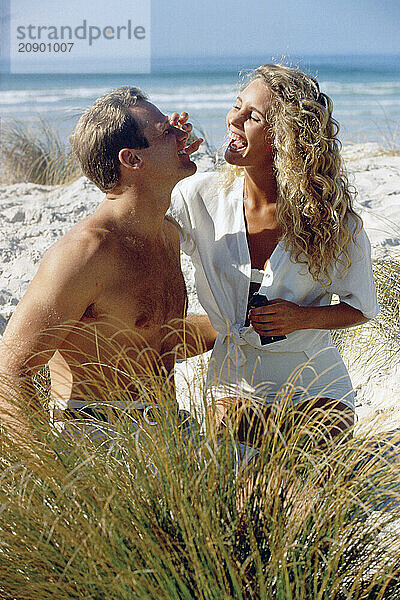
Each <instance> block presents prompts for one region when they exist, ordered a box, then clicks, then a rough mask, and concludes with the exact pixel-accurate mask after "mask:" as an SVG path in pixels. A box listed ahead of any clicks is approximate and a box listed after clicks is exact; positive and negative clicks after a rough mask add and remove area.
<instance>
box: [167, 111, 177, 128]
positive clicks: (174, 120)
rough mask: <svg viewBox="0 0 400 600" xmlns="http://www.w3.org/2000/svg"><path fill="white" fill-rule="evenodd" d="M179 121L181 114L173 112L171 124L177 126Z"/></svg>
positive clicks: (170, 118)
mask: <svg viewBox="0 0 400 600" xmlns="http://www.w3.org/2000/svg"><path fill="white" fill-rule="evenodd" d="M178 121H179V115H178V113H177V112H173V113H172V115H171V116H170V117H169V122H170V124H171V125H173V126H174V127H176V126H177V123H178Z"/></svg>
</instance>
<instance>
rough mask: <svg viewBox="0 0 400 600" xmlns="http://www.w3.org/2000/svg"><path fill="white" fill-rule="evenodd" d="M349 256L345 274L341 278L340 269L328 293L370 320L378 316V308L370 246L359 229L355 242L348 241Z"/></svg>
mask: <svg viewBox="0 0 400 600" xmlns="http://www.w3.org/2000/svg"><path fill="white" fill-rule="evenodd" d="M349 256H350V260H351V265H350V267H349V269H348V271H347V273H346V274H345V276H344V277H342V276H341V275H340V269H339V272H336V274H335V275H334V277H333V281H332V285H331V287H330V291H331V292H332V294H337V295H338V296H339V298H340V300H341V301H343V302H345V303H346V304H349V305H350V306H352V307H353V308H356V309H358V310H360V311H361V312H362V313H363V315H364V316H365V317H367V318H368V319H372V318H374V317H376V315H377V314H378V312H379V306H378V300H377V296H376V289H375V283H374V275H373V272H372V263H371V244H370V241H369V239H368V236H367V234H366V233H365V231H364V229H361V231H360V232H359V233H358V235H357V237H356V239H355V241H352V240H351V241H350V244H349Z"/></svg>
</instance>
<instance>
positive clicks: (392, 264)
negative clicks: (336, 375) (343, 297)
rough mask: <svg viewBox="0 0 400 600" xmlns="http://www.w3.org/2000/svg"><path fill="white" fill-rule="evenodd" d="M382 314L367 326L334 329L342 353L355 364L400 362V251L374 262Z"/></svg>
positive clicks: (390, 363)
mask: <svg viewBox="0 0 400 600" xmlns="http://www.w3.org/2000/svg"><path fill="white" fill-rule="evenodd" d="M372 266H373V272H374V280H375V286H376V291H377V296H378V304H379V314H378V316H377V317H375V318H374V319H372V320H370V321H368V322H367V323H366V324H365V325H361V326H358V327H352V328H350V329H340V330H336V331H333V332H332V336H333V340H334V343H335V344H336V346H337V347H338V349H339V351H340V352H341V354H342V355H344V356H345V357H346V358H347V361H348V362H350V363H351V364H352V365H353V366H360V365H363V366H364V367H365V366H366V365H367V364H368V363H369V364H373V366H374V368H375V369H378V368H379V367H384V366H385V367H387V368H388V367H393V366H394V365H396V364H399V363H400V253H399V252H398V251H396V250H391V251H390V252H388V253H387V254H386V255H383V256H381V257H378V258H376V259H375V260H374V261H373V263H372Z"/></svg>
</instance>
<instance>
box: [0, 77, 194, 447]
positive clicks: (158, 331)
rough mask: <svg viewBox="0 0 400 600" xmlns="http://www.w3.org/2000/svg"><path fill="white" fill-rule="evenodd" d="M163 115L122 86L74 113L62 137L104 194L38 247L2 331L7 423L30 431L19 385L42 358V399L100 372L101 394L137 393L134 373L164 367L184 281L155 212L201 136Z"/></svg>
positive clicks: (93, 382) (92, 383) (168, 364)
mask: <svg viewBox="0 0 400 600" xmlns="http://www.w3.org/2000/svg"><path fill="white" fill-rule="evenodd" d="M186 118H187V116H186ZM171 123H173V121H172V122H170V121H169V119H168V117H166V116H165V115H163V114H162V113H161V112H160V111H159V110H158V109H157V108H156V107H155V106H154V105H153V104H151V103H150V102H148V100H147V98H146V96H145V95H144V94H143V93H142V92H141V91H140V90H138V89H137V88H131V87H127V86H126V87H123V88H120V89H118V90H115V91H113V92H111V93H109V94H106V95H105V96H103V97H101V98H99V99H98V100H96V102H95V103H94V105H93V106H92V107H91V108H90V109H88V110H87V111H86V112H85V113H84V114H83V115H82V116H81V118H80V120H79V122H78V124H77V126H76V129H75V131H74V134H73V135H72V137H71V145H72V147H73V150H74V152H75V154H76V156H77V158H78V160H79V162H80V164H81V167H82V170H83V172H84V173H85V175H86V176H87V177H88V178H89V179H90V180H91V181H93V182H94V183H95V184H96V186H97V187H99V188H100V189H101V190H102V191H103V192H105V193H106V197H105V199H104V200H103V202H102V203H101V204H100V205H99V207H98V209H97V210H96V212H95V213H94V214H92V215H90V216H89V217H87V218H86V219H84V220H82V221H81V222H79V223H78V224H76V225H75V226H74V227H73V228H72V229H71V230H70V231H69V232H68V233H67V234H66V235H64V236H63V237H62V238H61V239H60V240H59V241H58V242H57V243H55V244H54V245H53V246H52V247H51V248H50V249H49V250H48V251H47V252H46V253H45V255H44V257H43V259H42V261H41V263H40V266H39V270H38V272H37V274H36V276H35V278H34V279H33V281H32V283H31V284H30V286H29V288H28V290H27V292H26V294H25V295H24V297H23V298H22V300H21V301H20V303H19V304H18V306H17V308H16V310H15V312H14V314H13V316H12V318H11V320H10V322H9V324H8V326H7V329H6V331H5V333H4V336H3V340H2V345H1V352H0V373H1V374H2V382H1V383H0V409H1V411H0V417H1V420H2V421H3V422H4V423H5V425H6V426H7V427H8V428H9V429H12V430H13V431H14V432H15V433H19V434H20V435H26V433H27V431H29V425H28V419H27V417H26V415H27V406H26V393H25V395H23V394H22V393H19V390H21V389H22V388H23V387H24V385H26V382H27V381H29V380H30V377H31V376H32V375H33V374H34V373H35V372H36V371H38V370H39V369H40V368H42V367H43V365H45V364H47V363H48V364H49V367H50V374H51V380H52V396H53V398H54V399H55V400H57V401H60V400H62V401H63V403H64V404H65V403H66V402H68V404H69V406H75V407H79V402H85V401H86V402H87V399H88V398H90V397H91V395H92V399H93V400H95V399H96V397H97V396H98V390H99V389H101V390H103V391H104V388H105V385H107V382H109V383H110V386H109V390H110V392H109V394H110V395H109V399H110V402H114V401H116V402H117V401H118V398H117V399H115V398H114V397H113V393H114V394H115V392H113V391H112V390H115V389H118V390H123V392H124V393H123V394H122V395H124V394H125V399H126V398H127V397H128V398H130V399H135V398H138V397H139V395H138V393H137V392H138V387H137V386H136V384H135V377H136V378H137V381H139V382H140V381H143V378H144V377H145V376H146V375H147V376H149V369H152V368H154V372H155V374H156V375H157V374H158V375H160V376H163V377H164V376H166V375H167V374H168V373H169V372H171V370H172V368H173V364H174V353H173V351H172V348H173V345H174V344H175V343H176V340H175V339H174V337H173V336H172V335H170V332H171V328H170V327H168V323H169V322H171V321H172V320H174V319H182V318H183V316H184V307H185V300H186V291H185V284H184V281H183V277H182V273H181V270H180V262H179V237H178V233H177V230H176V228H175V226H174V225H173V224H172V223H171V222H170V221H169V220H168V219H167V218H165V213H166V211H167V209H168V207H169V204H170V196H171V191H172V189H173V187H174V186H175V184H176V183H177V182H178V181H180V180H181V179H183V178H185V177H188V176H189V175H192V174H193V173H195V171H196V165H195V164H194V163H193V162H192V161H191V160H190V157H189V154H190V153H192V152H194V151H195V150H197V149H198V147H199V146H200V144H201V142H202V140H196V141H195V142H193V144H191V145H190V146H188V148H186V151H184V148H185V144H186V142H187V139H188V134H189V132H190V130H191V126H190V125H189V126H186V125H185V119H183V121H182V124H181V125H179V126H177V127H175V126H174V125H173V124H171ZM177 125H178V124H177ZM111 338H112V341H111ZM160 357H162V358H160ZM116 384H118V385H116ZM139 387H140V385H139ZM1 388H2V389H1ZM32 388H33V386H32ZM102 397H103V398H104V394H103V396H102ZM10 398H12V400H11V401H10ZM33 404H35V402H33ZM36 406H39V405H36ZM1 407H2V408H1ZM40 412H41V411H40Z"/></svg>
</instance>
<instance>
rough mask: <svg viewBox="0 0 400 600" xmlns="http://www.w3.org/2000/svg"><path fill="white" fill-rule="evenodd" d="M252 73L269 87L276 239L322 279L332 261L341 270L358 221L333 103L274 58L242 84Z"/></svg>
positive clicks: (313, 84)
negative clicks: (276, 192)
mask: <svg viewBox="0 0 400 600" xmlns="http://www.w3.org/2000/svg"><path fill="white" fill-rule="evenodd" d="M255 79H261V80H262V81H263V82H264V83H265V85H266V87H267V88H268V90H270V92H271V99H272V101H271V106H270V109H269V111H268V114H267V115H266V119H267V122H268V123H269V126H270V131H269V133H270V135H271V137H272V141H273V147H274V171H275V177H276V182H277V188H278V202H277V220H278V223H279V225H280V227H281V229H282V240H283V242H284V243H285V247H286V249H288V250H289V252H290V256H291V259H292V260H294V261H296V262H298V263H303V264H307V266H308V270H309V272H310V274H311V275H312V276H313V278H314V279H315V280H316V281H319V282H321V283H324V284H327V285H329V284H330V283H331V281H332V279H331V274H332V268H333V267H335V266H336V267H339V268H340V272H341V273H342V274H343V275H344V274H345V273H346V272H347V270H348V268H349V267H350V265H351V259H350V256H349V253H348V250H347V248H348V243H349V241H350V240H351V239H353V240H355V237H356V235H357V233H358V232H359V231H360V229H361V227H362V221H361V218H360V217H359V216H358V215H357V214H356V213H355V211H354V209H353V198H354V195H355V190H354V189H353V188H352V187H351V186H350V185H349V182H348V178H347V174H346V171H345V168H344V165H343V161H342V158H341V155H340V149H341V143H340V142H339V140H338V139H337V137H336V136H337V134H338V131H339V125H338V123H337V122H336V121H335V119H334V118H333V117H332V101H331V99H330V98H329V97H328V96H327V95H326V94H324V93H322V92H320V90H319V85H318V83H317V81H316V80H315V79H313V78H312V77H310V76H309V75H306V74H305V73H303V72H301V71H300V70H298V69H293V68H291V67H287V66H284V65H281V64H266V65H262V66H261V67H258V68H257V69H255V70H254V71H252V72H251V73H250V74H249V75H248V76H247V80H246V83H245V85H248V84H249V83H251V82H252V81H254V80H255ZM350 214H351V215H353V217H354V220H353V226H351V225H350V224H349V219H348V217H349V215H350ZM354 221H355V223H356V227H355V228H354Z"/></svg>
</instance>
